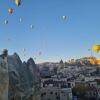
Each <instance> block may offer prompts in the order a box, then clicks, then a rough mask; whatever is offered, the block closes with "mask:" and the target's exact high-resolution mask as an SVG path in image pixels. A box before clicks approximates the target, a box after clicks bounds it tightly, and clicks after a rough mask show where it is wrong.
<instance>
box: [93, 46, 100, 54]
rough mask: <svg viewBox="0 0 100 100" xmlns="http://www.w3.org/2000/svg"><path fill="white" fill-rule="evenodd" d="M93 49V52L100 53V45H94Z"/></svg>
mask: <svg viewBox="0 0 100 100" xmlns="http://www.w3.org/2000/svg"><path fill="white" fill-rule="evenodd" d="M92 49H93V51H95V52H97V53H98V52H99V51H100V45H98V44H96V45H93V46H92Z"/></svg>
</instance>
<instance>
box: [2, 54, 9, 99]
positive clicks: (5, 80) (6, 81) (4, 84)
mask: <svg viewBox="0 0 100 100" xmlns="http://www.w3.org/2000/svg"><path fill="white" fill-rule="evenodd" d="M8 84H9V77H8V65H7V57H6V56H5V57H3V56H2V55H0V100H8Z"/></svg>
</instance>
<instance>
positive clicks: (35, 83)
mask: <svg viewBox="0 0 100 100" xmlns="http://www.w3.org/2000/svg"><path fill="white" fill-rule="evenodd" d="M8 69H9V100H12V99H14V98H15V99H14V100H31V99H32V98H34V97H37V96H39V88H40V77H39V71H38V68H37V66H36V64H35V62H34V61H33V59H32V58H30V59H29V60H28V61H27V62H23V63H22V61H21V60H20V58H19V56H18V55H17V54H16V53H14V54H13V55H12V56H8ZM32 100H33V99H32ZM37 100H38V99H37Z"/></svg>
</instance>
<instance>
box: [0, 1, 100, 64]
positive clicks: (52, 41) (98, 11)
mask: <svg viewBox="0 0 100 100" xmlns="http://www.w3.org/2000/svg"><path fill="white" fill-rule="evenodd" d="M9 8H13V10H14V12H13V14H9V13H8V9H9ZM62 16H66V17H68V19H66V20H63V18H62ZM20 18H21V19H22V22H20V21H19V19H20ZM5 20H8V24H5V23H4V22H5ZM30 25H33V26H34V28H33V29H31V28H30ZM93 44H100V0H22V4H21V5H20V6H19V7H17V6H16V5H15V1H14V0H0V48H1V49H3V48H7V49H8V51H9V54H13V53H14V52H17V53H18V54H19V56H20V57H21V59H22V60H27V59H28V58H29V57H32V58H36V59H34V60H35V61H36V63H40V62H45V61H50V62H55V61H59V60H60V59H63V60H64V61H66V60H68V59H71V58H75V59H76V58H80V57H84V56H90V55H91V52H90V51H88V49H90V48H91V47H92V45H93ZM24 48H25V51H24V52H23V49H24ZM39 52H41V55H39ZM92 55H94V56H97V57H100V54H96V53H94V52H92Z"/></svg>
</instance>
